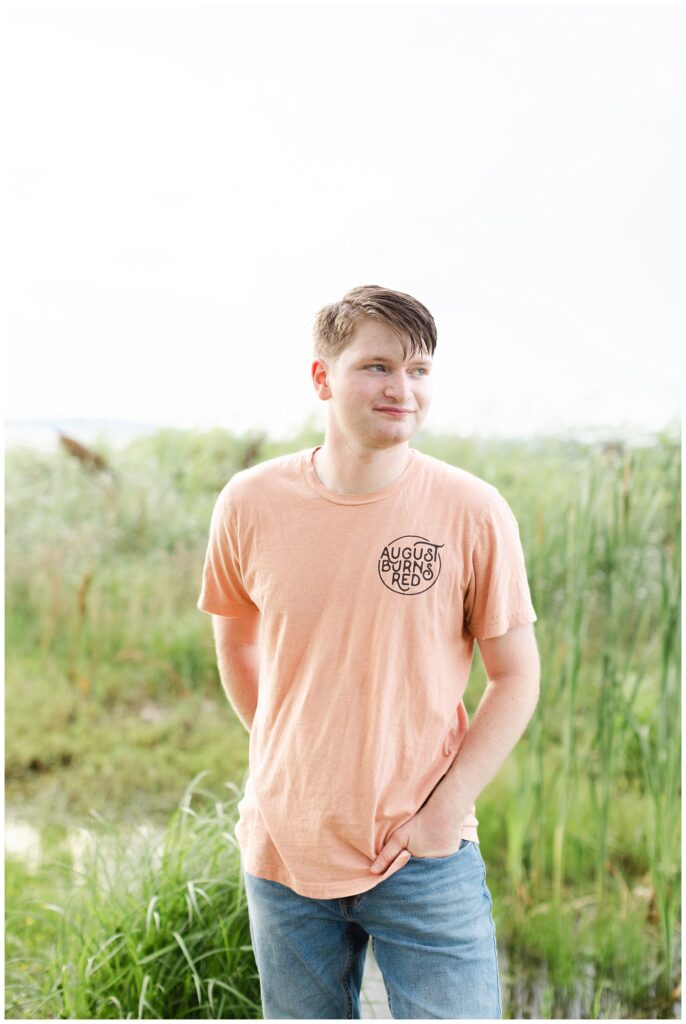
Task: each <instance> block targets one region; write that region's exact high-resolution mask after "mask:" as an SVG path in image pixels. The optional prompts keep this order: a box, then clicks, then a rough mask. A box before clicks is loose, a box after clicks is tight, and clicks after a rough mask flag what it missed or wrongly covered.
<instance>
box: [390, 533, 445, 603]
mask: <svg viewBox="0 0 686 1024" xmlns="http://www.w3.org/2000/svg"><path fill="white" fill-rule="evenodd" d="M444 546H445V545H444V544H434V543H432V542H431V541H430V540H427V539H426V537H416V536H414V535H413V534H411V533H406V534H404V536H402V537H396V539H395V540H392V541H391V542H390V544H387V545H386V546H385V548H384V549H383V551H382V552H381V557H380V558H379V576H380V577H381V582H382V583H383V585H384V586H385V587H388V589H389V590H393V591H394V592H395V593H396V594H422V593H423V592H424V591H425V590H428V589H429V587H433V585H434V583H435V582H436V580H437V579H438V576H439V573H440V571H441V556H440V554H439V549H440V548H442V547H444Z"/></svg>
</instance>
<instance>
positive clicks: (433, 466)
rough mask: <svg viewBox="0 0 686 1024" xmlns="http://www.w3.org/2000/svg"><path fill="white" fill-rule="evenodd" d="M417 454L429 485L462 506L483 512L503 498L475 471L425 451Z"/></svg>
mask: <svg viewBox="0 0 686 1024" xmlns="http://www.w3.org/2000/svg"><path fill="white" fill-rule="evenodd" d="M417 454H418V456H419V460H420V462H421V464H422V466H423V469H424V472H425V474H426V476H427V478H428V479H429V480H430V481H431V485H432V486H434V487H438V488H441V489H443V490H444V491H446V492H447V493H448V495H449V496H451V497H454V498H456V499H457V500H459V502H460V504H461V506H462V507H463V508H465V509H470V510H472V511H474V512H476V513H482V514H483V512H485V510H486V509H488V508H490V507H492V506H494V505H497V504H499V503H500V502H501V501H502V500H503V499H502V495H501V494H500V491H499V490H498V488H497V487H495V485H494V484H491V483H489V482H488V481H487V480H484V479H483V478H482V477H480V476H477V475H476V474H475V473H470V472H469V470H467V469H463V468H462V467H461V466H455V465H453V463H451V462H445V461H444V460H443V459H438V458H436V457H435V456H433V455H428V454H427V453H426V452H417Z"/></svg>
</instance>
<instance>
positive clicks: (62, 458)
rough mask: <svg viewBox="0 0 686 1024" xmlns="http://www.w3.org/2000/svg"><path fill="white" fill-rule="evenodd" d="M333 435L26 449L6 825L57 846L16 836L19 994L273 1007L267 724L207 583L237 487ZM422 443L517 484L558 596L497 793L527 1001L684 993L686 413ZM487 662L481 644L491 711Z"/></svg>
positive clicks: (516, 977)
mask: <svg viewBox="0 0 686 1024" xmlns="http://www.w3.org/2000/svg"><path fill="white" fill-rule="evenodd" d="M321 440H322V438H321V436H320V435H319V434H317V433H316V432H314V431H310V430H304V431H303V433H302V434H301V435H299V436H297V437H295V438H293V439H291V440H290V441H289V442H283V443H275V442H269V441H266V440H264V439H262V438H260V437H258V436H245V437H235V436H233V435H231V434H229V433H228V432H226V431H223V430H215V431H211V432H208V433H203V434H201V433H191V432H184V431H175V430H163V431H160V432H159V433H158V434H156V435H154V436H152V437H146V438H140V439H139V440H137V441H135V442H133V443H131V444H129V446H128V447H127V448H126V449H124V450H117V449H113V448H111V447H110V446H109V445H108V444H107V443H105V442H104V441H103V442H102V443H99V444H96V445H94V448H95V449H96V450H97V451H98V452H99V453H100V455H101V456H102V457H103V459H104V461H105V468H100V469H98V468H96V467H93V466H91V465H89V464H88V463H87V462H85V461H84V460H83V459H78V458H76V457H74V455H73V454H70V453H69V452H68V451H66V450H65V449H64V448H60V449H59V450H57V451H56V452H39V451H34V450H30V449H14V450H11V451H10V452H8V453H7V457H6V486H5V490H6V625H5V630H6V631H5V642H6V671H5V729H6V732H5V750H6V791H5V792H6V824H7V826H8V831H12V835H15V834H16V833H17V830H21V827H22V826H25V828H26V830H30V829H31V828H33V829H34V830H35V832H31V833H30V834H31V835H32V836H34V838H35V837H36V836H39V838H40V850H41V856H40V858H37V859H32V857H31V856H30V855H29V852H28V851H27V852H26V853H24V854H20V853H18V852H17V853H12V852H8V855H7V858H6V872H5V885H6V916H7V921H6V943H5V947H6V993H5V1013H6V1016H8V1017H21V1018H25V1017H38V1018H50V1017H58V1018H59V1017H61V1018H66V1017H77V1018H78V1017H94V1018H106V1017H109V1018H115V1019H117V1018H120V1017H121V1018H126V1017H127V1016H131V1017H149V1018H155V1017H157V1018H161V1017H167V1018H170V1019H174V1018H178V1017H190V1018H200V1017H213V1018H221V1017H223V1018H228V1017H231V1016H234V1017H239V1018H240V1017H244V1018H249V1017H259V1016H260V1007H259V987H258V983H257V978H256V973H255V968H254V960H253V958H252V953H251V948H250V936H249V932H248V925H247V911H246V908H245V906H244V903H243V900H242V895H241V891H240V886H239V885H238V877H239V875H238V863H239V862H238V853H237V850H236V847H235V845H234V841H233V839H232V828H233V822H234V821H235V803H236V801H237V799H238V798H239V795H240V791H241V787H242V785H243V783H244V780H245V775H246V771H247V757H248V735H247V733H246V732H245V730H244V729H243V727H242V725H241V724H240V723H239V722H238V720H237V719H236V718H235V716H234V715H233V713H232V711H231V709H230V707H229V705H228V702H227V700H226V697H225V696H224V694H223V691H222V689H221V685H220V683H219V679H218V675H217V669H216V663H215V658H214V645H213V639H212V631H211V622H210V618H209V616H207V615H204V614H203V613H202V612H200V611H198V609H197V608H196V600H197V597H198V593H199V588H200V577H201V571H202V564H203V557H204V552H205V545H206V542H207V534H208V529H209V521H210V514H211V511H212V508H213V505H214V502H215V499H216V497H217V494H218V492H219V490H220V489H221V487H222V486H223V484H224V483H225V482H226V481H227V480H228V479H229V478H230V477H231V475H232V474H233V473H234V472H235V471H236V470H238V469H240V468H243V467H244V466H246V465H250V464H252V463H254V462H255V461H258V462H259V461H263V460H264V459H267V458H271V457H273V456H275V455H279V454H282V453H285V452H289V451H295V450H297V449H300V448H303V447H306V446H309V445H314V444H317V443H321ZM412 444H413V446H414V447H416V448H420V449H421V450H423V451H426V452H428V453H429V454H431V455H435V456H437V457H438V458H442V459H444V460H445V461H446V462H450V463H453V464H455V465H459V466H461V467H463V468H464V469H467V470H469V471H470V472H472V473H475V474H477V475H478V476H480V477H482V478H484V479H486V480H488V481H489V482H490V483H493V484H495V486H497V487H498V488H499V489H500V491H501V493H502V494H503V496H504V497H505V498H506V499H507V501H508V503H509V504H510V506H511V507H512V509H513V511H514V513H515V515H516V517H517V520H518V522H519V526H520V533H521V538H522V544H523V547H524V551H525V555H526V561H527V569H528V574H529V581H530V585H531V593H532V598H533V603H534V607H535V609H536V612H537V615H538V622H537V623H536V627H535V628H536V635H537V640H538V645H539V650H540V654H541V666H542V671H541V696H540V701H539V704H538V707H537V709H536V712H535V714H534V717H533V718H532V720H531V722H530V723H529V726H528V728H527V730H526V732H525V733H524V736H523V738H522V739H521V741H520V743H519V744H518V746H517V747H516V749H515V751H514V752H513V754H512V755H511V756H510V758H509V759H508V760H507V761H506V763H505V764H504V765H503V767H502V769H501V770H500V772H499V773H498V775H497V777H496V778H495V779H494V780H493V782H492V783H491V784H490V786H488V787H487V789H486V790H485V791H484V792H483V794H482V795H481V796H480V797H479V800H478V818H479V822H480V824H479V838H480V841H481V848H482V851H483V854H484V859H485V861H486V863H487V865H488V884H489V888H490V890H491V893H492V895H493V901H494V917H495V920H496V928H497V934H498V949H499V955H500V967H501V980H502V984H503V993H502V994H503V1006H504V1012H505V1015H506V1016H507V1017H510V1018H515V1019H522V1018H526V1017H546V1018H548V1017H549V1018H552V1017H558V1018H559V1017H570V1018H596V1017H619V1018H626V1017H645V1018H651V1017H652V1018H655V1017H674V1016H677V1015H678V1011H679V1006H680V999H681V996H680V991H679V989H678V978H679V973H680V918H679V908H680V881H681V878H680V861H681V846H680V835H681V832H680V828H681V824H680V767H681V764H680V739H681V734H680V721H681V709H680V653H681V648H680V612H681V606H680V570H681V519H680V508H681V490H680V488H681V481H680V445H679V437H678V432H677V431H676V430H674V431H671V432H667V433H665V434H663V435H660V436H657V437H656V438H655V439H654V443H653V444H651V445H645V446H642V447H632V446H629V445H627V444H625V443H623V442H615V443H612V442H598V443H595V444H581V443H575V442H572V441H555V440H540V441H536V442H533V441H532V442H526V443H525V442H516V443H514V442H503V441H498V442H485V441H481V442H477V441H471V440H469V439H467V440H463V439H455V438H450V437H440V436H437V435H430V434H424V433H422V435H420V436H418V437H417V438H416V439H415V440H414V441H413V442H412ZM485 684H486V679H485V674H484V670H483V666H482V664H481V661H480V658H479V656H478V654H476V655H475V659H474V664H473V667H472V676H471V678H470V682H469V686H468V688H467V691H466V694H465V703H466V705H467V710H468V712H469V716H470V719H471V718H472V716H473V713H474V711H475V709H476V706H477V704H478V702H479V699H480V697H481V694H482V692H483V689H484V687H485ZM198 776H201V778H197V777H198ZM10 825H11V826H12V829H11V830H10V829H9V826H10ZM137 825H142V826H147V827H148V828H149V829H152V830H157V833H159V835H160V836H161V837H162V838H161V842H162V843H163V846H162V847H159V846H158V845H156V842H153V838H152V836H153V832H152V831H148V832H141V833H133V832H132V831H131V830H132V827H133V826H137ZM79 829H87V830H88V833H87V834H86V833H83V832H82V833H79V831H78V830H79ZM134 834H135V835H140V836H142V837H143V838H142V839H141V841H140V843H138V841H136V842H134V841H133V839H132V838H131V837H132V836H133V835H134ZM75 835H81V836H82V838H83V837H84V836H86V835H88V836H91V837H92V836H93V835H94V836H95V837H96V839H97V844H96V845H95V847H94V848H93V853H92V854H91V855H88V854H85V855H82V853H80V852H79V848H77V846H76V845H75V843H74V836H75ZM146 836H148V839H147V840H146V838H145V837H146ZM32 842H33V841H32ZM33 845H34V846H35V842H34V844H33ZM88 848H89V849H90V847H88Z"/></svg>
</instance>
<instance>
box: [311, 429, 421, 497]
mask: <svg viewBox="0 0 686 1024" xmlns="http://www.w3.org/2000/svg"><path fill="white" fill-rule="evenodd" d="M410 452H411V449H410V446H409V444H400V445H394V446H393V447H392V448H382V449H363V448H355V447H352V446H350V445H334V444H332V443H331V442H330V441H328V442H327V441H325V442H324V444H323V445H322V447H321V448H319V449H318V450H317V451H316V452H315V454H314V459H313V464H314V470H315V473H316V474H317V477H318V478H319V480H320V482H321V483H322V484H324V486H325V487H328V488H329V490H330V491H336V492H337V493H338V494H370V493H372V492H373V491H378V490H381V488H382V487H387V486H388V484H392V483H393V481H394V480H397V479H398V477H399V476H400V475H401V474H402V473H403V472H404V470H405V468H406V466H407V464H408V462H409V460H410V458H411V455H410Z"/></svg>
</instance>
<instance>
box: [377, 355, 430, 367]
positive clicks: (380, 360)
mask: <svg viewBox="0 0 686 1024" xmlns="http://www.w3.org/2000/svg"><path fill="white" fill-rule="evenodd" d="M363 362H365V363H392V362H393V360H392V359H388V358H387V357H386V356H369V357H368V358H365V359H364V360H363ZM412 362H413V363H421V364H422V366H431V360H430V359H413V360H412Z"/></svg>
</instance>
